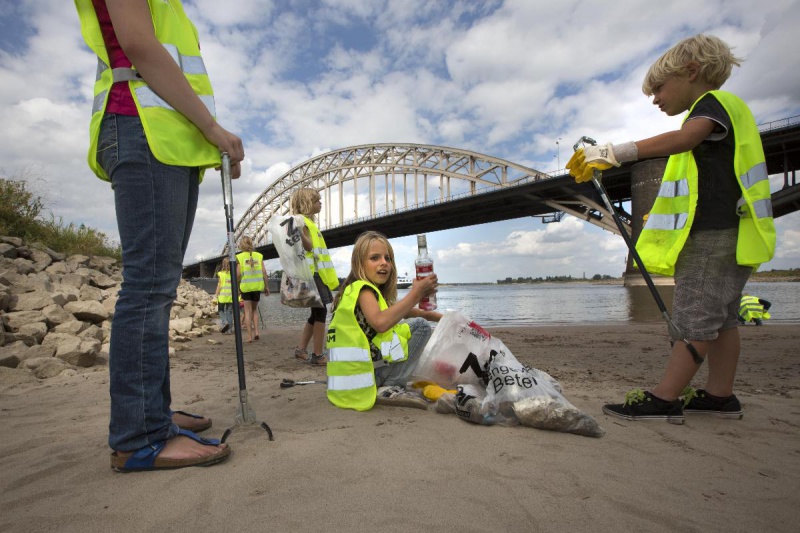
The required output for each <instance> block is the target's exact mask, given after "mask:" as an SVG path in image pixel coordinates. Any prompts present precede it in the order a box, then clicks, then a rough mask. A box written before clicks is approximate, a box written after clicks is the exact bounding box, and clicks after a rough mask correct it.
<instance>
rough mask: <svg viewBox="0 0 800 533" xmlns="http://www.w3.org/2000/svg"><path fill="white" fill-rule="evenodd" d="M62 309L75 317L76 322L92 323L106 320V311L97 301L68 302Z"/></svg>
mask: <svg viewBox="0 0 800 533" xmlns="http://www.w3.org/2000/svg"><path fill="white" fill-rule="evenodd" d="M64 309H65V310H66V311H68V312H70V313H72V314H73V315H75V318H77V319H78V320H86V321H88V322H92V323H98V322H102V321H103V320H105V319H106V318H108V311H106V310H105V308H104V307H103V305H102V304H101V303H100V302H97V301H91V302H70V303H68V304H67V305H65V306H64Z"/></svg>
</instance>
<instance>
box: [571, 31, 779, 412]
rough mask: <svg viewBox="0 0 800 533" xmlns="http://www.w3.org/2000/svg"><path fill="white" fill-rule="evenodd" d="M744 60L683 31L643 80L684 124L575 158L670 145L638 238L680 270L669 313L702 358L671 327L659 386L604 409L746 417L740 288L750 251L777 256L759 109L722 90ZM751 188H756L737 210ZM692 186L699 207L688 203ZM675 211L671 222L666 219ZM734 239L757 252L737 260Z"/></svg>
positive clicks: (589, 163) (650, 152)
mask: <svg viewBox="0 0 800 533" xmlns="http://www.w3.org/2000/svg"><path fill="white" fill-rule="evenodd" d="M739 64H740V60H739V59H738V58H736V57H734V55H733V54H732V53H731V50H730V47H729V46H728V45H727V44H726V43H725V42H723V41H721V40H720V39H718V38H716V37H713V36H707V35H696V36H694V37H691V38H688V39H685V40H683V41H681V42H680V43H678V44H677V45H675V46H673V47H672V48H671V49H670V50H668V51H667V52H666V53H665V54H664V55H663V56H661V57H660V58H659V59H658V60H657V61H656V62H655V63H654V64H653V66H651V67H650V70H649V71H648V73H647V75H646V76H645V80H644V83H643V85H642V90H643V92H644V93H645V94H646V95H648V96H649V95H653V104H654V105H657V106H658V108H659V109H660V110H661V111H663V112H664V113H666V114H667V115H669V116H675V115H678V114H681V113H684V112H685V111H687V110H691V111H690V113H689V114H688V116H687V118H686V120H685V121H684V122H683V125H682V127H681V129H680V130H676V131H670V132H667V133H664V134H661V135H657V136H655V137H651V138H648V139H644V140H641V141H637V142H635V143H634V142H628V143H624V144H618V145H611V144H607V145H604V146H593V147H586V148H583V149H580V150H578V151H577V152H575V154H574V155H573V157H572V159H571V160H570V162H569V163H568V164H567V168H569V169H570V174H572V175H573V176H575V177H576V181H578V182H582V181H588V180H589V179H591V176H592V172H593V170H594V169H598V170H605V169H608V168H610V167H611V166H612V165H613V166H619V165H620V163H623V162H626V161H635V160H637V159H639V158H651V157H663V156H671V157H670V161H669V163H668V166H667V170H666V171H665V174H664V181H663V182H662V187H661V190H660V191H659V199H658V200H657V202H656V203H655V204H654V205H653V208H652V211H651V213H650V216H649V217H648V219H647V225H646V226H645V228H644V230H643V231H642V235H641V236H640V237H639V239H638V241H637V245H636V247H637V250H638V251H639V254H640V256H641V259H642V262H643V263H644V266H645V268H647V269H648V271H650V272H653V271H655V272H657V273H660V274H665V275H672V274H673V273H674V277H675V295H674V299H673V307H672V319H673V323H674V324H675V326H676V327H677V329H678V330H679V331H680V332H681V333H682V335H683V338H684V339H686V340H688V343H689V344H690V345H691V346H693V347H694V348H695V350H696V352H697V355H699V357H698V358H697V361H696V360H695V357H694V356H693V355H692V353H691V351H690V347H689V345H687V343H686V342H684V341H683V339H672V341H673V346H672V351H671V353H670V357H669V360H668V362H667V367H666V370H665V372H664V374H663V377H662V378H661V381H660V382H659V384H658V385H657V386H656V387H654V388H653V389H652V390H651V391H644V390H642V389H637V390H633V391H631V392H629V393H628V394H627V395H626V397H625V401H624V402H623V403H622V404H609V405H606V406H604V407H603V411H604V412H605V413H606V414H608V415H612V416H616V417H619V418H624V419H626V420H667V421H669V422H672V423H677V424H682V423H683V422H684V412H686V413H692V414H707V415H714V416H718V417H722V418H736V419H740V418H741V417H742V410H741V404H740V403H739V400H738V399H737V398H736V396H735V395H734V394H733V383H734V377H735V375H736V367H737V363H738V360H739V351H740V345H739V331H738V329H737V324H738V320H737V314H738V307H739V300H740V298H741V295H742V290H743V289H744V286H745V283H746V282H747V279H748V278H749V276H750V274H751V273H752V272H753V271H754V268H757V266H758V265H753V264H752V263H760V262H765V261H768V260H769V259H770V258H771V257H772V254H773V253H774V242H775V241H774V237H775V231H774V225H773V222H772V215H771V206H770V204H769V202H770V196H769V181H768V176H767V173H766V165H765V163H764V155H763V148H762V147H761V139H760V136H759V134H758V129H757V126H756V124H755V120H754V119H753V117H752V114H751V113H750V110H749V109H748V108H747V106H746V104H744V102H742V101H741V100H740V99H739V98H738V97H736V96H735V95H732V94H731V93H727V92H724V91H718V89H719V88H720V87H721V86H722V84H723V83H725V81H726V80H727V79H728V77H729V76H730V73H731V70H732V68H733V66H734V65H736V66H738V65H739ZM709 91H715V92H713V93H710V92H709ZM679 165H682V166H679ZM695 166H696V171H695ZM678 168H679V169H680V170H677V171H675V170H673V169H678ZM695 179H696V187H695V185H694V183H695ZM745 183H747V184H745ZM686 184H688V185H686ZM743 191H744V192H743ZM745 193H746V194H747V196H748V197H749V198H750V200H749V201H747V203H745V205H744V206H743V207H744V208H745V209H744V210H738V211H737V207H739V206H738V205H737V202H739V201H740V199H745V198H743V194H745ZM695 195H696V196H695ZM695 197H696V198H697V204H696V207H695V206H694V205H691V204H692V201H691V200H692V199H694V198H695ZM686 198H688V199H689V201H688V202H687V201H686ZM686 204H689V205H688V208H687V207H686ZM756 204H759V208H760V212H759V209H757V208H756V207H755V206H756ZM664 206H667V207H668V209H665V207H664ZM670 206H671V207H670ZM670 209H674V210H673V211H670ZM682 210H683V211H688V213H686V217H685V218H684V217H683V215H681V216H678V215H671V214H669V213H680V212H681V211H682ZM661 213H667V214H666V215H664V214H661ZM740 213H741V214H742V215H741V219H740ZM654 219H655V220H654ZM669 220H672V221H673V222H672V223H673V224H674V226H675V227H672V226H669V225H665V224H664V223H663V221H669ZM684 220H685V221H686V222H685V223H684ZM740 224H741V225H740ZM662 226H663V227H662ZM741 228H744V229H741ZM648 230H650V231H649V232H648ZM676 231H677V232H681V233H676ZM687 234H688V236H686V235H687ZM669 239H672V240H671V241H670V240H669ZM681 239H685V242H683V241H682V240H681ZM672 243H674V244H672ZM665 244H666V245H665ZM681 246H682V247H681ZM737 250H738V253H739V254H741V256H740V257H744V256H745V255H747V256H748V257H749V258H750V259H751V260H750V261H746V260H742V264H739V263H738V262H737ZM754 250H755V252H753V251H754ZM668 252H669V253H668ZM753 258H755V260H752V259H753ZM740 260H741V259H740ZM660 265H665V266H664V267H662V266H660ZM703 359H708V378H707V381H706V385H705V389H701V390H698V391H694V390H692V389H691V388H690V387H688V386H689V384H690V382H691V380H692V378H693V377H694V375H695V373H696V372H697V370H698V369H699V368H700V363H701V362H702V360H703ZM681 396H683V401H681V399H680V397H681Z"/></svg>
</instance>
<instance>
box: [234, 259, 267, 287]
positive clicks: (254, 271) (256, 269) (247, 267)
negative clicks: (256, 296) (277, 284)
mask: <svg viewBox="0 0 800 533" xmlns="http://www.w3.org/2000/svg"><path fill="white" fill-rule="evenodd" d="M263 260H264V256H263V255H261V254H260V253H258V252H240V253H238V254H236V262H237V263H238V264H239V272H241V273H242V281H241V283H239V288H240V289H241V290H242V292H261V291H263V290H264V271H263V270H262V269H261V266H262V264H263V263H262V261H263Z"/></svg>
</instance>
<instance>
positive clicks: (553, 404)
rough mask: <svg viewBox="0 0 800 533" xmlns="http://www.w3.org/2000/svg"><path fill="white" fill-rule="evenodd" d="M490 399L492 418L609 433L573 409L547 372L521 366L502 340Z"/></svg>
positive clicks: (495, 352) (492, 366)
mask: <svg viewBox="0 0 800 533" xmlns="http://www.w3.org/2000/svg"><path fill="white" fill-rule="evenodd" d="M490 350H491V352H492V357H491V360H490V361H489V367H488V375H487V379H488V383H487V385H486V398H485V399H484V400H483V405H482V409H483V411H484V412H486V413H489V414H498V415H501V416H503V417H507V418H516V419H517V420H518V421H519V423H520V424H522V425H523V426H528V427H534V428H537V429H547V430H551V431H563V432H567V433H576V434H578V435H584V436H587V437H602V436H603V435H604V434H605V431H603V429H602V428H601V427H600V426H599V425H598V424H597V421H596V420H595V419H594V418H592V417H591V416H589V415H587V414H584V413H582V412H581V411H580V409H578V408H577V407H575V406H574V405H572V404H571V403H570V402H569V401H568V400H567V399H566V398H565V397H564V395H563V394H562V392H563V391H562V389H561V385H560V384H559V383H558V381H556V380H555V379H553V377H552V376H550V374H548V373H547V372H545V371H543V370H538V369H536V368H533V367H529V366H525V365H523V364H521V363H520V362H519V361H518V360H517V358H516V357H514V355H513V354H512V353H511V351H510V350H509V349H508V348H507V347H506V346H505V345H504V344H503V343H502V342H501V341H500V340H498V339H496V338H492V341H491V346H490Z"/></svg>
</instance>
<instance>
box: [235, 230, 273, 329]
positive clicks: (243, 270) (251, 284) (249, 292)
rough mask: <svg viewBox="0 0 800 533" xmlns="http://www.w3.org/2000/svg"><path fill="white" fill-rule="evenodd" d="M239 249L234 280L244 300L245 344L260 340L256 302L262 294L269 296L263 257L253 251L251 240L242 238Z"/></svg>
mask: <svg viewBox="0 0 800 533" xmlns="http://www.w3.org/2000/svg"><path fill="white" fill-rule="evenodd" d="M239 248H240V249H241V250H242V251H241V252H239V253H238V254H236V263H237V265H238V268H237V272H236V278H237V280H238V283H239V293H240V294H241V296H242V300H244V324H245V326H246V327H247V336H248V340H247V342H253V341H254V340H256V341H257V340H259V339H260V338H261V335H260V331H259V324H258V323H259V321H258V320H257V316H258V302H259V301H260V300H261V293H262V292H263V293H264V294H265V295H269V281H268V280H267V270H266V269H265V268H264V256H263V255H261V254H260V253H258V252H256V251H254V250H253V240H252V239H251V238H250V237H247V236H245V237H242V240H241V241H240V242H239Z"/></svg>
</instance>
